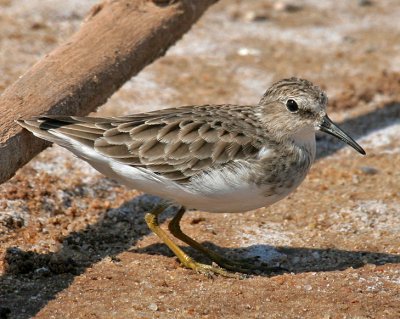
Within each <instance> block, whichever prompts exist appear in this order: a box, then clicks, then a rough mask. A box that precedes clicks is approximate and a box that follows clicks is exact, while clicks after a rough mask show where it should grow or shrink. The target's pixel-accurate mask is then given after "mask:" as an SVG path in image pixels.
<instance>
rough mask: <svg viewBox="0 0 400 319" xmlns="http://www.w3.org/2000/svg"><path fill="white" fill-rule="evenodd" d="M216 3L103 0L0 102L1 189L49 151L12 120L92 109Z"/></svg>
mask: <svg viewBox="0 0 400 319" xmlns="http://www.w3.org/2000/svg"><path fill="white" fill-rule="evenodd" d="M217 1H218V0H178V1H177V0H172V1H168V0H166V1H162V0H157V1H156V0H153V1H149V0H107V1H104V2H102V3H100V4H98V5H96V6H95V7H93V8H92V10H91V12H90V14H89V15H88V17H87V18H86V20H85V22H84V24H83V25H82V27H81V28H80V30H79V31H78V32H77V33H75V34H74V35H73V36H72V37H71V38H70V39H69V40H68V41H67V42H66V43H64V44H62V45H61V46H59V47H58V48H56V49H55V50H54V51H52V52H51V53H49V54H48V55H46V56H45V57H44V58H43V59H41V60H40V61H39V62H37V63H36V64H35V65H34V66H33V67H32V68H31V69H29V70H28V71H27V72H26V73H25V74H24V75H23V76H22V77H21V78H19V79H18V80H17V81H16V82H15V83H14V84H12V85H11V86H10V87H8V88H7V89H6V90H5V91H4V93H3V94H2V95H1V96H0V114H1V119H0V183H1V182H4V181H6V180H8V179H9V178H10V177H12V176H13V175H14V173H15V171H16V170H17V169H18V168H20V167H21V166H22V165H24V164H25V163H27V162H28V161H29V160H30V159H31V158H32V157H34V156H35V155H36V154H37V153H39V152H40V151H41V150H43V149H44V148H45V147H46V146H48V145H49V144H48V143H47V142H44V141H42V140H40V139H37V138H35V137H34V136H33V135H32V134H30V133H28V132H26V131H22V129H21V127H19V126H18V125H17V124H15V123H14V120H15V119H17V118H29V117H31V116H34V115H39V114H44V113H47V114H70V115H84V114H87V113H89V112H91V111H93V110H95V109H96V107H98V106H100V105H101V104H103V103H105V102H106V100H107V98H108V97H110V96H111V94H112V93H114V92H115V91H116V90H117V89H118V88H119V87H121V85H122V84H123V83H124V82H126V81H127V80H129V79H130V78H131V77H132V76H133V75H135V74H137V73H138V72H139V71H140V70H141V69H143V68H144V67H145V66H146V65H148V64H149V63H151V62H152V61H154V60H155V59H157V58H158V57H160V56H162V55H164V53H165V52H166V50H167V49H168V48H169V47H170V46H171V45H172V44H174V43H175V42H176V41H177V40H178V39H180V38H181V37H182V35H183V34H184V33H185V32H187V31H188V30H189V29H190V27H191V26H192V24H193V23H195V22H196V20H197V19H198V18H199V17H200V16H201V15H202V13H203V12H204V11H205V10H206V9H207V8H208V7H209V6H210V5H212V4H213V3H215V2H217Z"/></svg>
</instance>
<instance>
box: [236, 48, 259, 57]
mask: <svg viewBox="0 0 400 319" xmlns="http://www.w3.org/2000/svg"><path fill="white" fill-rule="evenodd" d="M237 54H238V55H240V56H248V55H252V56H258V55H260V54H261V52H260V50H257V49H252V48H240V49H239V50H238V51H237Z"/></svg>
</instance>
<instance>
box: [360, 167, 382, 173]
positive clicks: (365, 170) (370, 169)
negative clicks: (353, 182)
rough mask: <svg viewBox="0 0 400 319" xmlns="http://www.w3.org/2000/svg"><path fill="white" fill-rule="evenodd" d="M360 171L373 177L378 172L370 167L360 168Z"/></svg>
mask: <svg viewBox="0 0 400 319" xmlns="http://www.w3.org/2000/svg"><path fill="white" fill-rule="evenodd" d="M360 170H361V172H363V173H364V174H366V175H375V174H378V173H379V170H378V169H376V168H375V167H372V166H361V167H360Z"/></svg>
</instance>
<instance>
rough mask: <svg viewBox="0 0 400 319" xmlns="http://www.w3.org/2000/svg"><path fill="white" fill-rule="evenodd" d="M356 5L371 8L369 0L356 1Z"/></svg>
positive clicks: (371, 3)
mask: <svg viewBox="0 0 400 319" xmlns="http://www.w3.org/2000/svg"><path fill="white" fill-rule="evenodd" d="M358 5H359V6H360V7H367V6H372V5H373V2H372V1H371V0H358Z"/></svg>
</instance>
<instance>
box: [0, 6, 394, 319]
mask: <svg viewBox="0 0 400 319" xmlns="http://www.w3.org/2000/svg"><path fill="white" fill-rule="evenodd" d="M95 2H96V1H94V0H90V1H85V2H82V1H78V0H71V1H64V2H59V1H52V0H32V1H29V2H28V1H24V0H0V74H1V78H0V92H1V91H3V90H4V89H5V88H6V87H7V86H8V85H9V84H11V83H12V82H13V81H14V80H15V79H16V78H17V77H18V76H20V75H21V74H22V73H23V72H24V71H25V70H26V69H27V68H28V67H29V66H31V65H32V64H33V63H34V62H35V61H37V60H38V59H39V58H40V57H41V56H43V55H45V54H46V53H48V52H49V51H50V50H51V49H52V48H54V47H56V46H57V45H58V44H59V43H61V42H62V41H64V40H65V39H67V38H68V36H70V35H71V34H72V33H73V32H74V31H75V30H77V28H78V27H79V24H80V22H81V21H82V19H83V17H84V16H85V14H86V12H87V11H88V10H89V9H90V7H91V6H92V5H93V4H95ZM399 16H400V3H399V2H398V1H396V0H381V1H361V0H360V1H344V0H343V1H317V0H307V1H296V2H295V1H293V2H282V1H264V0H263V1H261V0H257V1H256V0H247V1H245V0H235V1H228V0H222V1H220V2H219V3H218V4H217V5H215V6H214V7H212V8H211V9H210V10H209V11H208V12H207V13H206V14H205V15H204V16H203V17H202V19H201V20H200V21H199V22H198V23H197V24H196V25H195V26H194V27H193V28H192V30H191V31H190V32H189V33H188V34H187V35H185V37H184V38H183V39H182V40H181V41H180V42H179V43H178V44H177V45H176V46H174V47H173V48H171V49H170V50H169V51H168V53H167V55H166V56H165V57H163V58H161V59H159V60H157V61H156V62H155V63H153V64H152V65H151V66H149V67H147V68H146V69H145V70H144V71H142V72H141V73H140V74H139V75H138V76H137V77H135V78H133V79H132V80H131V81H129V82H128V83H126V84H125V85H124V87H123V88H122V89H121V90H119V91H118V92H117V93H116V94H115V95H114V96H113V97H112V98H111V99H110V100H109V101H108V102H107V103H106V104H105V105H104V106H102V107H101V108H100V109H99V111H98V115H100V114H101V115H121V114H128V113H134V112H138V111H145V110H154V109H159V108H164V107H171V106H179V105H184V104H201V103H246V104H247V103H256V102H257V101H258V99H259V98H260V96H261V95H262V94H263V92H264V91H265V89H266V88H267V87H268V86H269V85H270V84H271V83H272V82H273V81H275V80H278V79H280V78H283V77H287V76H301V77H304V78H307V79H310V80H312V81H314V82H315V83H317V84H319V85H320V86H322V87H323V88H324V89H325V90H326V91H327V93H328V96H329V97H330V105H329V111H330V115H331V117H332V118H333V119H334V120H335V121H336V122H338V123H339V124H340V126H342V127H343V128H344V129H345V130H347V131H349V132H350V133H351V134H352V135H353V136H355V137H356V138H357V139H358V141H359V142H360V144H362V145H363V146H365V149H366V151H367V154H368V155H367V156H366V157H361V156H359V155H358V154H356V153H355V152H354V151H353V150H351V149H349V148H348V147H345V146H344V145H342V144H341V143H340V141H336V140H333V139H331V138H330V137H327V136H325V135H318V149H319V151H318V160H317V161H316V163H315V165H314V166H313V168H312V170H311V172H310V174H309V176H308V177H307V179H306V181H305V182H304V183H303V184H302V185H301V186H300V187H299V189H298V190H297V191H296V192H295V193H293V194H292V195H291V196H289V197H288V198H287V199H285V200H282V201H281V202H279V203H277V204H275V205H273V206H272V207H268V208H262V209H258V210H256V211H252V212H248V213H245V214H209V213H206V212H193V213H188V214H186V215H185V217H184V219H183V222H182V226H183V229H184V230H185V231H186V232H187V233H188V234H190V235H191V236H193V237H194V238H196V239H198V240H199V241H200V242H203V243H205V245H207V246H208V247H210V248H213V249H215V250H217V251H219V252H221V253H223V254H226V255H228V256H232V257H237V258H240V257H242V258H243V257H252V258H254V260H255V262H256V261H257V260H262V261H266V262H269V263H271V264H276V265H280V266H282V267H284V268H286V269H287V270H288V271H285V272H275V273H273V272H268V271H265V270H263V269H260V271H259V272H258V273H256V274H254V275H253V276H251V277H250V278H248V279H244V280H236V279H227V278H222V277H214V278H207V277H205V276H203V275H200V274H196V273H194V272H192V271H190V270H187V269H183V268H181V267H180V266H179V263H178V262H177V260H176V259H175V258H174V257H173V255H172V254H171V253H170V252H169V251H168V249H167V248H165V247H164V246H163V245H161V244H160V242H159V240H158V239H157V238H156V237H155V236H154V235H152V234H150V233H149V231H148V230H147V228H146V226H145V224H144V221H143V215H144V213H145V211H146V210H148V209H149V207H151V206H152V205H154V203H155V202H156V201H157V199H156V198H154V197H151V196H148V195H143V194H140V193H139V192H137V191H135V190H127V189H125V188H124V187H121V186H119V185H117V184H116V183H114V182H113V181H111V180H108V179H107V178H105V177H103V176H101V175H100V174H98V173H96V172H95V171H94V170H93V169H91V168H90V167H89V166H88V165H87V164H86V163H83V162H82V161H79V160H77V159H75V158H74V157H73V156H72V155H71V154H69V153H68V152H67V151H64V150H63V149H61V148H59V147H52V148H49V149H47V150H46V151H44V152H43V153H41V154H40V155H38V156H37V157H36V158H35V159H34V160H32V161H31V163H29V164H28V165H27V166H25V167H24V168H23V169H21V170H20V171H19V172H18V173H17V175H16V176H15V177H14V178H13V179H11V180H10V181H9V182H7V183H5V184H2V185H0V190H1V192H0V318H31V317H34V318H400V236H399V233H400V171H399V163H400V142H399V138H398V137H399V135H400V120H399V118H400V102H399V101H400V98H399V95H400V73H399V72H400V55H399V52H400V46H399V43H400V19H399ZM96 115H97V113H96ZM171 214H172V211H171V212H167V213H166V214H165V215H164V218H165V219H168V218H170V217H171ZM185 249H186V248H185ZM187 250H188V252H189V253H190V254H191V255H193V256H195V257H196V258H198V259H199V260H202V261H204V262H209V261H208V260H207V259H205V258H203V257H202V256H200V255H198V254H197V253H196V252H194V251H192V250H191V249H187Z"/></svg>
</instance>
